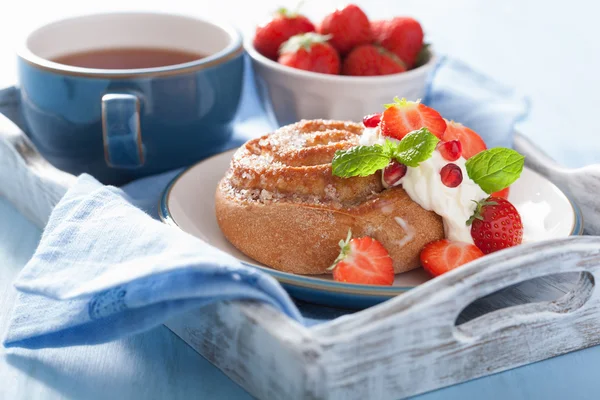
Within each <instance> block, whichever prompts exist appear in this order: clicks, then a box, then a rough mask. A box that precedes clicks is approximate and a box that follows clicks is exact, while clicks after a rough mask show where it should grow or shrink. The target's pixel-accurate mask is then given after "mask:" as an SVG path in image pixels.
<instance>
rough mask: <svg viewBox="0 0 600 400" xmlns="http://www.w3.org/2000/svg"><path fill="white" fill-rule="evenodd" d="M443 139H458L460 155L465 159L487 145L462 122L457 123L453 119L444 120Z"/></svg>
mask: <svg viewBox="0 0 600 400" xmlns="http://www.w3.org/2000/svg"><path fill="white" fill-rule="evenodd" d="M444 140H446V141H450V140H458V141H459V142H460V144H461V145H462V156H463V157H464V158H465V159H469V158H471V157H473V156H474V155H475V154H477V153H480V152H482V151H484V150H485V149H487V146H486V145H485V142H484V141H483V139H482V138H481V136H479V135H478V134H476V133H475V132H474V131H473V130H471V129H469V128H467V127H466V126H464V125H463V124H459V123H458V122H454V121H448V120H446V133H444Z"/></svg>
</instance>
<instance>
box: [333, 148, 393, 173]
mask: <svg viewBox="0 0 600 400" xmlns="http://www.w3.org/2000/svg"><path fill="white" fill-rule="evenodd" d="M389 162H390V154H389V152H388V151H386V149H384V147H383V146H381V145H379V144H375V145H373V146H356V147H353V148H351V149H349V150H346V151H342V150H338V151H336V152H335V155H334V156H333V160H332V162H331V164H332V173H333V175H335V176H340V177H342V178H349V177H351V176H369V175H372V174H374V173H375V172H377V171H378V170H380V169H383V168H385V167H386V165H388V164H389Z"/></svg>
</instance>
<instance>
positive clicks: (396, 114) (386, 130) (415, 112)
mask: <svg viewBox="0 0 600 400" xmlns="http://www.w3.org/2000/svg"><path fill="white" fill-rule="evenodd" d="M385 106H386V110H385V111H384V112H383V115H382V116H381V125H380V127H381V134H382V135H383V136H388V137H391V138H394V139H398V140H401V139H402V138H403V137H404V136H406V135H407V134H408V133H409V132H412V131H416V130H417V129H421V128H423V127H425V128H427V129H429V131H430V132H431V133H433V134H434V135H435V136H437V137H438V138H440V139H442V138H445V137H444V132H445V131H446V121H445V120H444V118H442V116H441V115H440V113H438V112H437V111H435V110H434V109H433V108H430V107H427V106H426V105H424V104H421V103H419V102H415V101H407V100H406V99H404V98H403V99H402V100H400V99H399V98H397V97H395V98H394V103H392V104H386V105H385Z"/></svg>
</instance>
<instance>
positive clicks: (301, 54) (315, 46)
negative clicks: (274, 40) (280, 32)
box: [277, 32, 340, 74]
mask: <svg viewBox="0 0 600 400" xmlns="http://www.w3.org/2000/svg"><path fill="white" fill-rule="evenodd" d="M280 53H281V55H280V56H279V59H278V60H277V61H278V62H279V63H280V64H283V65H287V66H288V67H292V68H298V69H303V70H306V71H312V72H320V73H323V74H339V73H340V56H339V55H338V53H337V51H335V49H334V48H333V47H332V46H331V45H330V44H329V43H327V37H326V36H323V35H319V34H317V33H311V32H309V33H303V34H301V35H296V36H292V37H291V38H290V39H289V40H288V41H287V42H285V43H284V44H282V45H281V50H280Z"/></svg>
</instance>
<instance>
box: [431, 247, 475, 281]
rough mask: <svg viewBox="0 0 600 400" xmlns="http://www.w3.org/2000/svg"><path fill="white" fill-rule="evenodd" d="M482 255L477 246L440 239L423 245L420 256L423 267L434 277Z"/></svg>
mask: <svg viewBox="0 0 600 400" xmlns="http://www.w3.org/2000/svg"><path fill="white" fill-rule="evenodd" d="M483 255H484V254H483V252H482V251H481V250H479V249H478V248H477V246H475V245H472V244H470V243H464V242H455V241H451V240H448V239H442V240H438V241H436V242H431V243H428V244H427V245H425V247H423V250H421V256H420V258H421V265H422V266H423V269H425V271H427V272H428V273H429V274H430V275H431V276H434V277H435V276H439V275H442V274H443V273H445V272H448V271H450V270H452V269H454V268H457V267H460V266H461V265H463V264H466V263H468V262H470V261H473V260H476V259H478V258H479V257H483Z"/></svg>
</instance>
